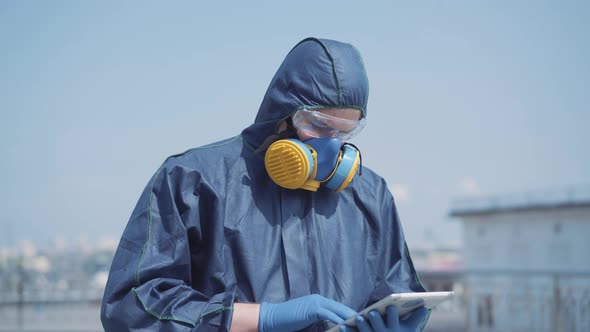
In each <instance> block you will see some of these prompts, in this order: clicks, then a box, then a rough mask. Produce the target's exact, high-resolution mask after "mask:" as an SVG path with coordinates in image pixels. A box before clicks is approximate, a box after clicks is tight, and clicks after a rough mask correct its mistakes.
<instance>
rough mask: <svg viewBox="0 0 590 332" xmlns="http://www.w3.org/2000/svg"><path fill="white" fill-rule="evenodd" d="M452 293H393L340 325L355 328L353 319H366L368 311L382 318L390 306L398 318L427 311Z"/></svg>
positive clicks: (334, 329) (335, 330) (336, 331)
mask: <svg viewBox="0 0 590 332" xmlns="http://www.w3.org/2000/svg"><path fill="white" fill-rule="evenodd" d="M454 294H455V293H454V292H422V293H394V294H390V295H387V296H386V297H384V298H383V299H382V300H380V301H379V302H376V303H374V304H373V305H370V306H368V307H366V308H365V309H363V310H362V311H360V312H359V313H358V314H356V315H354V316H352V317H350V318H349V319H347V320H345V321H344V322H343V323H342V324H346V325H348V326H356V323H355V321H354V319H355V318H356V317H357V316H358V315H363V317H365V318H367V320H368V319H369V318H368V314H369V311H372V310H377V311H378V312H379V313H380V314H381V315H382V316H383V315H385V312H386V309H387V307H388V306H390V305H392V304H393V305H395V306H396V307H397V310H398V312H399V316H400V317H403V316H404V315H406V314H407V313H409V312H412V311H414V310H416V309H418V308H421V307H426V308H428V309H432V308H434V307H435V306H436V305H438V304H439V303H441V302H443V301H445V300H448V299H450V298H451V297H453V295H454ZM339 326H340V325H336V326H334V327H332V328H331V329H329V330H327V331H326V332H338V329H339Z"/></svg>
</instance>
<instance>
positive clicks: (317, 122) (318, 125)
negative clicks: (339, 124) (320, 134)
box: [311, 120, 328, 128]
mask: <svg viewBox="0 0 590 332" xmlns="http://www.w3.org/2000/svg"><path fill="white" fill-rule="evenodd" d="M311 124H312V125H313V126H314V127H316V128H326V127H328V124H327V123H325V122H324V121H322V120H312V121H311Z"/></svg>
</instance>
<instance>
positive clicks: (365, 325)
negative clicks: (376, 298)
mask: <svg viewBox="0 0 590 332" xmlns="http://www.w3.org/2000/svg"><path fill="white" fill-rule="evenodd" d="M386 316H387V317H386V320H387V324H386V323H385V322H384V321H383V317H381V315H380V314H379V313H378V312H377V311H374V310H373V311H371V312H369V321H367V320H366V319H365V318H364V317H363V316H358V317H357V318H356V319H355V323H356V326H357V328H356V329H355V328H353V327H349V326H345V325H343V326H341V327H340V332H353V331H360V332H416V331H420V324H422V322H424V320H425V319H426V318H427V317H428V309H426V308H420V309H416V310H415V311H414V312H413V313H412V314H411V315H410V316H409V317H405V319H403V320H400V319H399V314H398V312H397V308H396V307H395V306H393V305H390V306H389V307H387V309H386ZM369 323H370V324H369Z"/></svg>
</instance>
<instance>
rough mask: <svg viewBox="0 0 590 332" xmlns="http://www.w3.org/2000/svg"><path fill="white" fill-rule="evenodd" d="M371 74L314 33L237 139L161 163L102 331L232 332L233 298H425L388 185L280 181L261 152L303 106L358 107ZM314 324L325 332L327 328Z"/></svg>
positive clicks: (108, 294)
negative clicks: (306, 185)
mask: <svg viewBox="0 0 590 332" xmlns="http://www.w3.org/2000/svg"><path fill="white" fill-rule="evenodd" d="M367 98H368V80H367V76H366V73H365V69H364V67H363V63H362V60H361V57H360V55H359V53H358V52H357V50H356V49H355V48H354V47H352V46H351V45H349V44H344V43H340V42H337V41H332V40H323V39H315V38H308V39H305V40H303V41H301V42H300V43H299V44H297V45H296V46H295V47H294V48H293V49H292V50H291V52H290V53H289V54H288V55H287V57H286V58H285V60H284V62H283V64H282V65H281V67H280V68H279V70H278V71H277V73H276V74H275V76H274V78H273V80H272V82H271V84H270V86H269V88H268V91H267V92H266V95H265V97H264V99H263V101H262V105H261V106H260V109H259V111H258V115H257V116H256V121H255V123H254V124H252V125H251V126H249V127H248V128H246V129H245V130H244V131H243V132H242V133H241V135H239V136H236V137H234V138H230V139H227V140H224V141H221V142H217V143H213V144H210V145H207V146H203V147H200V148H196V149H193V150H189V151H187V152H185V153H183V154H180V155H175V156H171V157H169V158H168V159H167V160H166V161H165V162H164V164H163V165H162V166H161V167H160V169H158V171H157V172H156V173H155V175H154V176H153V177H152V179H151V180H150V181H149V183H148V185H147V186H146V188H145V190H144V191H143V193H142V195H141V197H140V199H139V202H138V203H137V206H136V207H135V209H134V211H133V213H132V215H131V218H130V220H129V223H128V224H127V227H126V229H125V231H124V233H123V235H122V238H121V241H120V243H119V247H118V249H117V252H116V254H115V257H114V260H113V262H112V266H111V271H110V275H109V280H108V283H107V286H106V290H105V294H104V298H103V303H102V311H101V319H102V323H103V326H104V328H105V330H106V331H127V330H145V329H150V330H154V331H228V330H229V327H230V325H231V318H232V308H233V304H234V302H257V303H259V302H263V301H264V302H271V303H278V302H282V301H286V300H289V299H292V298H296V297H300V296H303V295H308V294H313V293H317V294H320V295H323V296H325V297H327V298H331V299H334V300H336V301H338V302H341V303H343V304H345V305H347V306H349V307H351V308H353V309H355V310H360V309H362V308H364V307H365V306H367V305H369V304H371V303H373V302H376V301H377V300H379V299H381V298H382V297H384V296H386V295H387V294H390V293H392V292H413V291H424V289H423V288H422V286H421V285H420V282H419V280H418V278H417V275H416V272H415V270H414V267H413V265H412V261H411V259H410V256H409V254H408V250H407V247H406V243H405V240H404V236H403V233H402V229H401V226H400V223H399V220H398V216H397V212H396V208H395V204H394V200H393V197H392V195H391V193H390V191H389V190H388V188H387V185H386V183H385V181H384V180H383V179H382V178H381V177H379V176H378V175H376V174H375V173H374V172H372V171H371V170H370V169H368V168H366V167H363V172H362V175H361V176H358V175H357V176H356V177H355V178H354V180H353V181H352V182H351V184H350V185H349V186H348V187H347V188H345V189H344V190H343V191H341V192H339V193H335V192H329V191H318V192H310V191H306V190H289V189H284V188H281V187H279V186H278V185H276V184H275V183H274V182H273V181H272V180H271V179H270V178H269V176H268V174H267V172H266V170H265V167H264V154H263V153H262V154H256V153H254V150H256V149H257V148H259V147H260V146H261V145H262V144H263V142H264V141H265V140H266V139H267V138H268V137H269V136H271V135H273V134H275V131H276V128H277V124H278V123H280V122H281V121H282V120H284V119H286V118H288V117H289V116H291V115H292V114H294V113H295V112H296V110H297V109H299V108H302V107H307V108H333V107H339V108H355V109H358V110H360V111H361V112H362V114H363V117H365V116H366V107H367ZM317 325H319V324H316V326H312V327H310V328H309V330H314V329H318V330H323V329H325V326H323V327H318V326H317Z"/></svg>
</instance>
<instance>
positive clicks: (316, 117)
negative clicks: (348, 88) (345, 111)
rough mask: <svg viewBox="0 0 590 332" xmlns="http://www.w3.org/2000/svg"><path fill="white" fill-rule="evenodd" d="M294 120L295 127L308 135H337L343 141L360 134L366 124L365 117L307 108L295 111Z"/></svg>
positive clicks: (316, 136) (317, 136) (323, 136)
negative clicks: (350, 117)
mask: <svg viewBox="0 0 590 332" xmlns="http://www.w3.org/2000/svg"><path fill="white" fill-rule="evenodd" d="M354 111H356V110H354ZM292 121H293V126H294V127H295V129H298V130H301V131H302V132H304V133H305V134H306V135H309V136H311V137H314V138H325V137H337V138H339V139H340V140H341V141H343V142H344V141H348V140H350V139H351V138H353V137H355V136H356V135H358V133H360V132H361V130H362V129H363V128H364V126H365V124H366V119H365V118H360V119H358V120H350V119H346V118H341V117H337V116H334V115H330V114H326V113H323V112H321V111H320V110H309V109H306V108H303V109H300V110H298V111H297V112H295V114H293V116H292Z"/></svg>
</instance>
